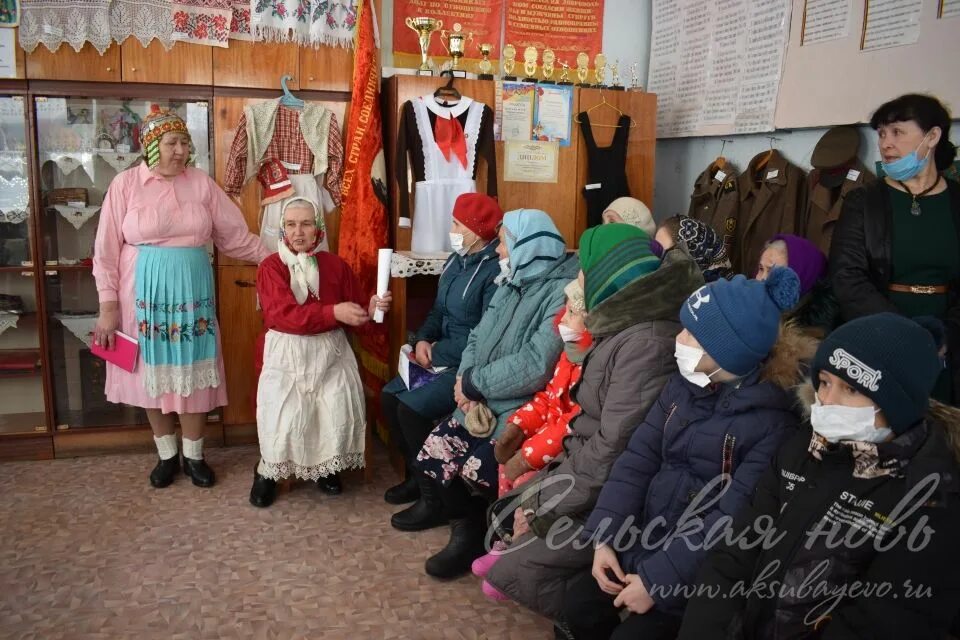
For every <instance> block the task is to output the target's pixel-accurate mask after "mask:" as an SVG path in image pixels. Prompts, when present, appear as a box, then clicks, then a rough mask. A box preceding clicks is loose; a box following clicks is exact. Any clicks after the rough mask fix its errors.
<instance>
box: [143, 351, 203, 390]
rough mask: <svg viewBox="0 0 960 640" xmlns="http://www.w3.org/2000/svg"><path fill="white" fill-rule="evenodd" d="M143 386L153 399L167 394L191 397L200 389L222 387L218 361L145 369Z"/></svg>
mask: <svg viewBox="0 0 960 640" xmlns="http://www.w3.org/2000/svg"><path fill="white" fill-rule="evenodd" d="M143 386H144V388H145V389H146V390H147V395H149V396H150V397H151V398H159V397H160V396H162V395H163V394H165V393H174V394H176V395H178V396H189V395H190V394H191V393H193V392H194V391H198V390H200V389H210V388H213V387H219V386H220V369H219V368H218V367H217V361H216V360H203V361H201V362H194V363H193V364H190V365H185V366H180V365H173V364H167V365H160V366H151V367H144V372H143Z"/></svg>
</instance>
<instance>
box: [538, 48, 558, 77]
mask: <svg viewBox="0 0 960 640" xmlns="http://www.w3.org/2000/svg"><path fill="white" fill-rule="evenodd" d="M556 61H557V55H556V54H555V53H554V52H553V49H544V50H543V67H542V68H541V69H540V70H541V72H542V73H543V80H541V81H540V82H542V83H544V84H554V82H553V71H554V66H553V65H554V63H556Z"/></svg>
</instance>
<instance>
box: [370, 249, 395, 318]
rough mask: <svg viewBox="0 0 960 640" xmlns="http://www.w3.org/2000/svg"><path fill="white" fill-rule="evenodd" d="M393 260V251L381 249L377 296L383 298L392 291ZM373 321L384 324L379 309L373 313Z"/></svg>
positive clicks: (378, 257) (378, 259)
mask: <svg viewBox="0 0 960 640" xmlns="http://www.w3.org/2000/svg"><path fill="white" fill-rule="evenodd" d="M392 258H393V249H380V251H379V252H378V254H377V295H378V296H382V295H383V294H385V293H386V292H387V291H389V290H390V260H391V259H392ZM373 321H374V322H377V323H382V322H383V311H381V310H380V309H377V310H376V311H375V312H374V313H373Z"/></svg>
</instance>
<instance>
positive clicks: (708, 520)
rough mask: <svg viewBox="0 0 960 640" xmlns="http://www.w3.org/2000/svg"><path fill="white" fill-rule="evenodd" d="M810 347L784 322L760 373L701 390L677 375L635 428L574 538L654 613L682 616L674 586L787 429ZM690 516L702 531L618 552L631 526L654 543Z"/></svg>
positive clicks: (743, 498)
mask: <svg viewBox="0 0 960 640" xmlns="http://www.w3.org/2000/svg"><path fill="white" fill-rule="evenodd" d="M816 346H817V342H816V341H815V340H813V339H812V338H810V337H808V336H806V335H804V334H803V333H802V332H801V330H800V329H799V328H796V327H792V326H786V327H783V328H782V329H781V335H780V337H779V339H778V341H777V344H776V346H775V347H774V350H773V352H772V353H771V356H770V357H769V358H768V359H767V361H766V363H765V364H764V366H763V367H762V369H761V370H760V371H757V372H755V373H753V374H752V375H750V376H748V377H747V378H745V379H743V380H741V381H740V382H739V383H737V384H720V385H710V386H708V387H706V388H700V387H698V386H696V385H694V384H691V383H690V382H688V381H687V380H685V379H684V378H683V376H681V375H680V374H675V375H674V376H673V377H672V378H671V379H670V381H669V382H668V383H667V386H666V387H664V389H663V391H662V392H661V393H660V397H659V398H657V402H656V403H655V404H654V406H653V408H652V409H651V410H650V412H649V413H648V414H647V417H646V419H645V420H644V421H643V424H641V425H640V426H639V427H638V428H637V430H636V431H634V432H633V437H631V438H630V443H629V444H628V445H627V449H626V451H624V452H623V454H622V455H621V456H620V457H619V458H618V459H617V462H616V464H615V465H614V467H613V470H612V471H611V472H610V477H609V478H608V479H607V482H606V484H604V486H603V490H602V491H601V492H600V498H599V499H598V500H597V506H596V507H595V508H594V510H593V513H591V514H590V518H589V519H588V520H587V526H586V529H585V530H584V533H583V536H582V537H583V539H584V540H586V539H590V538H593V540H594V541H596V542H602V543H605V544H610V545H611V546H612V547H613V548H614V549H615V550H616V551H617V556H618V558H619V560H620V566H621V567H622V568H623V570H624V572H625V573H635V574H637V575H639V576H640V578H641V579H642V580H643V584H644V586H646V588H647V590H648V591H650V593H651V596H652V597H653V599H654V601H655V602H656V606H657V608H658V609H661V610H663V611H665V612H667V613H671V614H674V615H679V614H680V613H682V611H683V607H684V605H685V604H686V598H685V597H684V595H683V593H682V592H680V591H678V590H674V589H675V587H679V586H683V585H690V584H693V581H694V577H695V576H696V573H697V570H698V569H699V567H700V564H701V562H702V561H703V559H704V557H705V556H706V554H707V552H706V551H704V550H702V547H703V540H704V536H705V535H706V533H707V532H709V531H710V529H711V528H712V527H713V526H714V524H715V523H716V522H717V521H719V520H720V519H721V518H723V517H728V518H732V517H733V516H734V515H736V513H737V511H738V510H739V509H740V508H742V507H743V505H745V504H746V503H747V501H748V500H749V498H750V496H751V495H752V493H753V488H754V486H755V485H756V483H757V481H758V480H759V479H760V476H761V475H762V474H763V472H764V471H765V470H766V468H767V467H768V466H769V465H770V461H771V460H772V459H773V456H774V454H775V453H776V451H777V448H778V447H779V445H780V443H781V442H782V441H783V440H784V439H785V438H786V437H788V436H789V435H791V433H792V432H795V430H796V427H797V425H798V423H799V422H800V411H799V409H798V402H797V401H796V398H795V397H794V395H793V391H792V390H793V387H794V386H795V385H796V384H798V383H799V382H800V381H801V380H802V379H803V374H802V364H801V361H802V360H804V359H807V358H811V357H813V355H814V353H815V351H816ZM721 474H729V477H730V483H729V485H728V486H725V487H724V488H723V489H722V490H721V491H718V489H719V486H718V483H716V480H717V479H718V476H720V475H721ZM708 485H709V486H708ZM718 496H720V497H719V499H716V498H717V497H718ZM687 510H689V512H688V511H687ZM698 519H699V520H700V521H701V522H702V525H703V526H702V528H699V525H698V530H697V531H696V532H693V531H692V530H690V535H686V534H682V533H681V534H678V535H679V536H680V537H678V538H676V539H673V540H671V541H670V544H668V545H665V544H662V543H659V542H657V543H656V544H654V543H650V544H647V545H646V546H645V545H643V544H640V543H639V536H638V539H637V541H636V542H635V543H634V544H632V545H629V546H626V545H627V544H628V543H627V542H625V541H626V540H631V538H630V537H629V536H627V535H626V534H627V532H628V530H629V529H630V527H631V526H632V527H634V529H635V530H637V531H638V532H639V531H642V532H643V535H644V536H646V538H647V539H648V540H650V541H654V542H656V541H662V540H664V539H666V537H667V536H668V535H669V534H670V533H671V532H674V531H677V532H683V531H685V530H686V527H689V526H690V525H692V524H693V523H695V522H696V521H697V520H698ZM618 534H620V536H619V538H618Z"/></svg>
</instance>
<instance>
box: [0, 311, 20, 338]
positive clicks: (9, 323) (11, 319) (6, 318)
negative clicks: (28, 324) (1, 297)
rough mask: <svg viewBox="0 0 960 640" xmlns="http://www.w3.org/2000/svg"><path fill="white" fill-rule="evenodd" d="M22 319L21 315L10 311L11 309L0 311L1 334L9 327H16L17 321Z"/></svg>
mask: <svg viewBox="0 0 960 640" xmlns="http://www.w3.org/2000/svg"><path fill="white" fill-rule="evenodd" d="M19 321H20V316H19V315H17V314H16V313H10V312H9V311H0V334H2V333H3V332H4V331H6V330H7V329H14V328H16V326H17V322H19Z"/></svg>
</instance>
